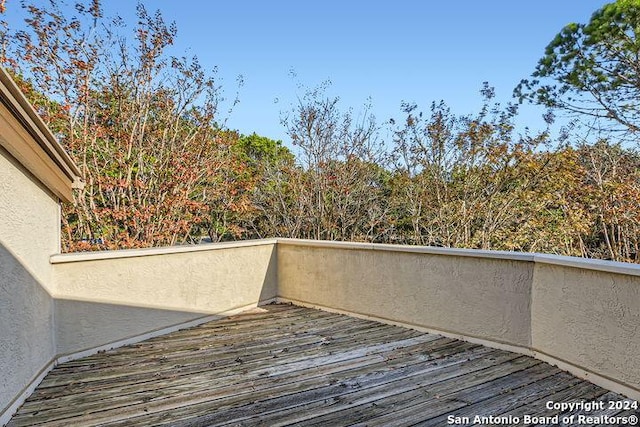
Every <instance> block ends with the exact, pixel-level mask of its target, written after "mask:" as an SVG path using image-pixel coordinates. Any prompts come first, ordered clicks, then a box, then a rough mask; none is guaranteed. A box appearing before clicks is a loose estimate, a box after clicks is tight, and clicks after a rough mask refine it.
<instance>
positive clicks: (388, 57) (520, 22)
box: [7, 0, 606, 142]
mask: <svg viewBox="0 0 640 427" xmlns="http://www.w3.org/2000/svg"><path fill="white" fill-rule="evenodd" d="M17 3H18V2H17V0H7V6H8V7H9V8H12V7H16V6H17ZM104 3H105V4H106V12H107V14H108V15H112V14H115V13H119V14H120V15H121V16H123V17H124V18H125V19H126V20H127V21H128V22H130V23H131V24H133V23H134V22H135V21H134V20H133V19H134V9H135V3H134V2H133V1H131V0H126V1H125V0H107V1H105V2H104ZM605 3H606V1H594V0H537V1H535V2H524V1H514V0H512V1H502V0H501V1H490V0H487V1H471V0H465V1H441V2H435V1H426V0H424V1H418V0H415V1H405V0H396V1H395V2H389V1H385V2H382V1H377V0H373V1H345V0H341V1H336V0H323V1H322V2H305V1H277V0H274V1H241V0H238V1H217V0H211V1H205V0H199V1H198V0H183V1H169V0H156V1H147V2H145V4H146V6H147V8H148V9H149V10H155V9H160V11H161V12H162V14H163V15H164V16H165V18H166V19H167V20H174V21H175V22H176V24H177V26H178V38H177V40H176V45H175V51H176V52H177V53H184V52H187V53H188V54H195V55H197V56H198V57H199V59H200V62H201V63H202V64H203V65H205V66H206V67H208V68H213V67H215V66H217V67H218V70H219V71H218V76H219V78H220V79H221V81H220V83H221V84H222V86H223V88H224V90H225V95H226V96H227V97H228V98H233V97H234V96H235V92H236V77H237V76H238V75H242V76H243V77H244V82H245V83H244V86H243V87H241V88H240V104H239V105H237V106H236V108H235V110H234V111H233V112H232V114H231V115H230V116H229V118H228V121H227V126H228V127H230V128H232V129H237V130H239V131H240V132H242V133H251V132H254V131H255V132H257V133H259V134H261V135H264V136H269V137H271V138H275V139H282V140H284V141H285V142H287V139H288V138H287V136H286V133H285V130H284V128H283V127H282V125H281V124H280V116H281V112H282V111H287V110H289V109H290V108H291V106H292V104H293V103H294V102H295V100H296V96H297V95H300V94H301V93H300V92H301V91H300V90H299V89H298V87H297V83H302V84H304V85H307V86H310V87H313V86H316V85H318V84H319V83H321V82H323V81H325V80H327V79H329V80H331V82H332V86H331V89H330V94H332V95H337V96H339V97H340V99H341V106H342V107H343V108H345V109H346V108H348V107H353V109H354V111H355V112H358V111H359V110H360V109H361V108H362V106H363V105H364V104H365V102H366V101H367V99H368V98H371V101H372V104H373V110H372V112H373V113H374V114H375V116H376V118H377V120H378V122H383V121H386V120H388V119H389V118H391V117H396V118H399V117H401V114H400V108H399V107H400V103H401V101H403V100H404V101H411V102H416V103H418V105H420V106H422V109H427V108H428V106H429V104H430V103H431V101H434V100H435V101H438V100H440V99H443V100H444V101H445V102H447V103H448V104H449V105H450V106H451V108H452V110H453V111H454V112H456V113H459V114H467V113H473V112H475V111H477V109H478V108H479V105H480V103H481V98H480V95H479V93H478V91H479V89H480V87H481V84H482V82H483V81H489V82H490V84H491V85H492V86H494V87H495V88H496V91H497V95H498V99H499V100H502V101H508V100H509V99H510V96H511V93H512V90H513V88H514V87H515V85H516V84H517V83H518V82H519V81H520V79H522V78H525V77H527V76H529V75H530V73H531V72H532V71H533V69H534V67H535V65H536V63H537V60H538V59H539V58H540V56H541V55H542V53H543V51H544V47H545V46H546V45H547V43H548V42H549V41H550V40H551V39H552V38H553V36H554V35H555V34H556V33H557V32H558V31H559V30H560V29H561V28H562V27H563V26H564V25H565V24H567V23H569V22H585V21H587V20H588V19H589V17H590V15H591V13H592V12H593V11H595V10H596V9H598V8H599V7H602V6H603V5H604V4H605ZM291 70H294V71H295V73H296V75H297V79H296V80H294V79H292V77H291V75H290V71H291ZM540 113H541V111H540V110H539V109H536V108H531V107H529V108H524V109H523V110H522V115H521V119H520V122H521V123H527V124H531V125H532V126H533V127H536V125H540V123H541V120H540V119H539V118H538V117H539V114H540Z"/></svg>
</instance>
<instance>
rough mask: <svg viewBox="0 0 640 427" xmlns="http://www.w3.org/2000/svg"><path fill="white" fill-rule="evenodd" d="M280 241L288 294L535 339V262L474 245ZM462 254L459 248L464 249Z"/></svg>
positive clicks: (449, 328)
mask: <svg viewBox="0 0 640 427" xmlns="http://www.w3.org/2000/svg"><path fill="white" fill-rule="evenodd" d="M422 249H423V250H422V251H420V248H415V247H414V248H410V247H404V248H403V247H400V246H395V247H394V246H391V245H376V246H370V247H367V246H366V245H357V244H350V245H345V244H340V243H328V242H317V243H312V242H299V241H298V242H296V241H292V240H283V241H280V242H279V243H278V278H279V286H278V295H279V296H280V297H283V298H285V299H290V300H293V301H299V302H303V303H308V304H314V305H319V306H323V307H327V308H333V309H338V310H342V311H348V312H353V313H358V314H363V315H369V316H374V317H377V318H381V319H389V320H392V321H395V322H401V323H406V324H409V325H416V326H420V327H424V328H429V329H435V330H440V331H443V332H450V333H453V334H460V335H464V336H467V337H478V338H483V339H487V340H493V341H495V342H499V343H506V344H511V345H515V346H522V347H529V346H530V344H531V324H530V301H531V280H532V276H533V264H532V263H531V262H527V261H521V260H518V259H517V258H518V256H517V254H512V255H513V256H512V258H513V259H508V258H502V259H500V258H489V257H484V258H480V257H471V256H468V255H469V253H472V252H470V251H467V252H464V251H457V252H456V250H453V251H450V252H449V254H446V251H443V252H445V253H443V254H437V253H425V251H424V248H422ZM457 254H460V255H457Z"/></svg>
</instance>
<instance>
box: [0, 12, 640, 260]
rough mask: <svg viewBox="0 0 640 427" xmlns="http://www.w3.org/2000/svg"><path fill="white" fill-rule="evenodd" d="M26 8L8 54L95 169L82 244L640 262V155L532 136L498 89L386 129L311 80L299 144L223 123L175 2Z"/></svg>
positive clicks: (86, 165)
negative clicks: (285, 243)
mask: <svg viewBox="0 0 640 427" xmlns="http://www.w3.org/2000/svg"><path fill="white" fill-rule="evenodd" d="M26 10H27V12H28V20H27V22H26V23H27V25H26V26H25V28H24V29H22V30H19V31H16V32H11V30H10V29H8V28H5V30H4V33H3V46H4V50H3V52H2V58H3V61H4V65H5V66H6V67H7V68H9V69H10V70H11V71H12V72H13V74H14V76H15V78H16V80H17V81H18V83H19V84H20V86H21V87H22V89H23V90H24V92H25V94H26V95H27V96H28V98H29V99H30V101H31V102H32V103H33V104H34V105H35V107H36V109H37V110H38V112H39V113H40V114H41V116H42V117H43V119H44V120H45V122H46V123H47V124H48V125H49V126H50V128H51V129H52V130H53V131H54V133H55V134H56V135H57V136H58V137H59V139H60V141H61V143H62V144H64V146H65V147H66V148H67V149H68V150H69V152H70V153H71V154H72V156H73V158H74V160H75V161H76V162H77V164H78V165H79V166H80V167H81V170H82V173H83V179H84V182H85V183H86V185H85V187H84V189H83V190H80V191H78V192H77V193H76V194H75V203H73V204H68V205H65V206H64V208H63V213H64V215H63V224H62V227H63V236H64V249H65V250H66V251H77V250H96V249H117V248H133V247H145V246H159V245H174V244H187V243H197V242H199V241H200V240H201V239H202V238H203V237H208V238H209V239H210V240H212V241H221V240H234V239H249V238H263V237H273V236H283V237H297V238H311V239H331V240H350V241H371V242H389V243H403V244H412V245H436V246H446V247H464V248H482V249H497V250H509V251H534V252H547V253H555V254H566V255H575V256H584V257H593V258H603V259H612V260H618V261H631V262H639V261H640V252H639V245H640V225H639V224H640V156H638V154H637V153H636V152H635V151H634V150H633V148H632V147H631V146H630V145H629V144H628V143H627V144H626V145H625V144H622V143H618V142H616V141H615V140H611V138H609V139H607V138H605V137H604V136H603V138H601V139H596V140H592V141H591V142H586V141H581V140H579V139H576V138H577V136H576V135H571V134H569V135H565V137H564V138H563V139H562V140H552V138H551V137H550V134H551V132H550V128H549V129H546V130H543V131H540V132H537V133H533V132H529V131H521V130H518V129H517V128H516V126H515V124H514V123H515V118H516V117H517V114H518V111H517V108H516V106H514V105H506V106H500V105H498V104H496V103H495V98H494V97H495V94H494V92H493V89H492V88H491V87H490V86H489V85H487V84H485V85H484V86H483V88H482V90H481V96H482V97H483V100H484V104H483V107H482V108H481V109H480V111H478V112H477V113H476V114H472V115H464V116H461V115H457V114H455V113H453V112H452V111H450V109H449V108H448V107H447V105H446V104H445V103H444V102H436V103H432V104H431V105H430V106H429V108H427V109H426V110H421V109H420V107H419V106H418V105H416V104H412V103H403V104H402V105H401V111H400V116H399V118H397V119H395V120H391V121H389V122H387V123H377V122H376V120H375V118H374V117H373V116H370V115H368V114H367V113H366V111H368V110H367V108H364V111H365V113H364V114H362V113H360V114H354V113H353V112H352V110H350V109H346V110H345V109H342V108H341V106H340V103H339V100H338V99H337V98H333V97H330V96H328V95H327V92H326V91H325V89H326V87H325V86H322V85H321V86H319V87H317V88H311V89H307V90H306V91H305V93H304V95H303V96H301V97H300V98H299V103H298V104H297V105H295V106H293V108H292V109H291V111H289V112H287V113H284V115H283V117H282V123H283V126H285V128H286V130H287V133H288V136H289V137H290V139H291V141H292V144H293V147H292V150H289V149H287V148H286V147H284V146H283V145H282V143H281V142H279V141H274V140H271V139H269V138H266V137H262V136H259V135H255V134H253V135H249V136H243V135H239V134H238V133H236V132H233V131H230V130H227V129H225V128H224V127H223V126H222V125H221V122H222V120H220V117H219V111H218V110H219V108H218V105H219V100H220V98H221V95H222V92H221V88H220V87H219V86H217V85H216V81H215V80H214V77H215V74H214V73H211V72H208V71H207V70H205V69H203V67H202V66H201V65H200V64H199V63H198V60H197V58H195V57H192V58H189V57H172V56H170V55H169V54H168V48H169V47H170V46H171V45H172V43H173V41H174V38H175V37H176V34H177V33H176V28H175V26H174V25H173V24H168V23H166V22H165V21H164V19H163V17H162V16H161V15H160V14H159V13H149V12H148V11H147V9H146V8H145V7H144V6H142V5H139V6H138V8H137V16H138V22H137V25H136V26H135V28H133V29H132V31H130V32H131V33H132V36H129V37H126V36H125V35H126V32H127V31H128V30H127V28H126V27H125V26H124V24H123V23H122V22H121V21H120V20H118V19H116V20H110V19H107V18H105V17H104V16H103V13H102V8H101V4H100V1H99V0H94V1H90V2H85V3H79V4H77V5H75V7H68V6H65V5H64V4H63V3H60V2H56V1H53V2H51V4H50V5H49V6H46V7H40V6H34V5H27V6H26ZM5 27H6V26H5ZM549 123H550V121H549ZM382 130H384V132H383V131H382ZM381 135H385V138H384V139H383V138H382V136H381ZM386 135H388V136H386ZM293 153H295V154H296V155H295V156H294V154H293Z"/></svg>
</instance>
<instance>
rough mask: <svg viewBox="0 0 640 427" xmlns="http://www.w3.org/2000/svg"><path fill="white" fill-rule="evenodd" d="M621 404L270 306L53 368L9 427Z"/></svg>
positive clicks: (540, 376) (457, 350)
mask: <svg viewBox="0 0 640 427" xmlns="http://www.w3.org/2000/svg"><path fill="white" fill-rule="evenodd" d="M621 399H622V397H621V396H619V395H616V394H614V393H611V392H608V391H607V390H605V389H602V388H600V387H597V386H595V385H593V384H591V383H589V382H586V381H583V380H580V379H577V378H575V377H573V376H571V375H569V374H567V373H565V372H562V371H560V370H559V369H557V368H555V367H552V366H551V365H548V364H546V363H542V362H540V361H538V360H535V359H532V358H530V357H525V356H521V355H518V354H515V353H510V352H506V351H501V350H495V349H491V348H487V347H483V346H480V345H476V344H471V343H467V342H462V341H457V340H454V339H449V338H443V337H441V336H438V335H433V334H425V333H421V332H417V331H414V330H411V329H405V328H401V327H397V326H390V325H385V324H381V323H377V322H373V321H368V320H362V319H357V318H353V317H349V316H344V315H337V314H332V313H327V312H323V311H318V310H312V309H307V308H301V307H296V306H291V305H282V304H274V305H269V306H265V307H261V308H260V309H256V310H253V311H252V312H249V313H243V314H241V315H237V316H233V317H229V318H225V319H221V320H217V321H214V322H210V323H206V324H203V325H201V326H198V327H194V328H190V329H185V330H182V331H178V332H174V333H171V334H168V335H164V336H162V337H157V338H154V339H150V340H147V341H144V342H141V343H139V344H135V345H131V346H127V347H122V348H119V349H115V350H111V351H108V352H103V353H100V354H96V355H94V356H90V357H85V358H83V359H79V360H75V361H72V362H68V363H64V364H61V365H59V366H58V367H56V368H55V369H54V370H53V371H51V372H50V373H49V375H47V376H46V378H45V379H44V381H43V382H42V383H41V384H40V386H39V387H38V388H37V389H36V391H35V392H34V393H33V395H32V396H31V397H30V398H29V399H28V400H27V402H25V404H24V405H23V406H22V407H21V408H20V410H19V411H18V413H17V414H16V415H15V416H14V418H13V419H12V420H11V421H10V423H9V426H12V427H14V426H28V425H29V426H30V425H46V426H84V425H108V426H149V425H171V426H209V425H216V426H217V425H224V426H227V425H265V426H278V425H291V424H297V425H304V426H316V425H317V426H339V425H354V424H355V425H362V426H364V425H367V426H378V425H379V426H391V425H434V426H443V425H448V423H447V417H448V416H456V417H469V419H468V420H467V421H469V422H470V423H472V422H473V418H474V417H475V416H494V417H497V416H508V415H511V416H512V417H519V418H516V419H513V418H512V421H513V422H511V423H502V424H501V425H505V424H517V425H527V424H526V423H525V422H524V421H525V419H524V416H525V415H535V416H547V417H550V416H554V415H557V414H558V411H554V410H548V409H545V408H544V406H545V403H546V402H547V401H550V400H553V401H555V402H569V401H579V400H586V401H591V400H599V401H608V400H621ZM622 412H625V411H620V410H613V411H608V410H606V409H605V410H604V411H591V412H588V413H585V414H586V415H589V416H598V415H608V416H614V415H616V414H619V413H622ZM625 413H626V414H627V415H628V414H631V413H633V412H630V411H626V412H625ZM574 414H578V412H574ZM562 415H567V414H562ZM456 421H462V424H464V421H465V419H464V418H459V419H456ZM596 424H597V423H596ZM459 425H460V424H459ZM583 425H588V424H583Z"/></svg>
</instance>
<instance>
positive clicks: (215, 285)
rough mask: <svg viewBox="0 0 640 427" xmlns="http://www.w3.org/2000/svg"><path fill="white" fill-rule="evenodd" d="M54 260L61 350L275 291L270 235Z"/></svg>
mask: <svg viewBox="0 0 640 427" xmlns="http://www.w3.org/2000/svg"><path fill="white" fill-rule="evenodd" d="M105 257H106V258H105ZM53 262H54V283H55V297H56V341H57V351H58V353H59V354H61V355H64V354H69V353H74V352H79V351H83V350H86V349H89V348H92V347H96V346H100V345H103V344H106V343H110V342H113V341H119V340H122V339H126V338H129V337H131V336H135V335H139V334H144V333H146V332H148V331H152V330H156V329H160V328H164V327H167V326H171V325H175V324H177V323H181V322H184V321H188V320H192V319H196V318H199V317H203V316H206V315H215V314H219V313H224V312H227V311H230V310H234V309H238V308H241V307H247V306H251V305H253V306H255V305H257V304H258V303H259V302H261V301H267V300H270V299H273V298H275V297H276V289H277V272H276V269H277V263H276V251H275V241H260V242H240V243H234V244H228V245H201V246H197V247H173V248H156V249H149V250H134V251H118V252H105V253H87V254H68V255H61V256H56V257H54V258H53Z"/></svg>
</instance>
